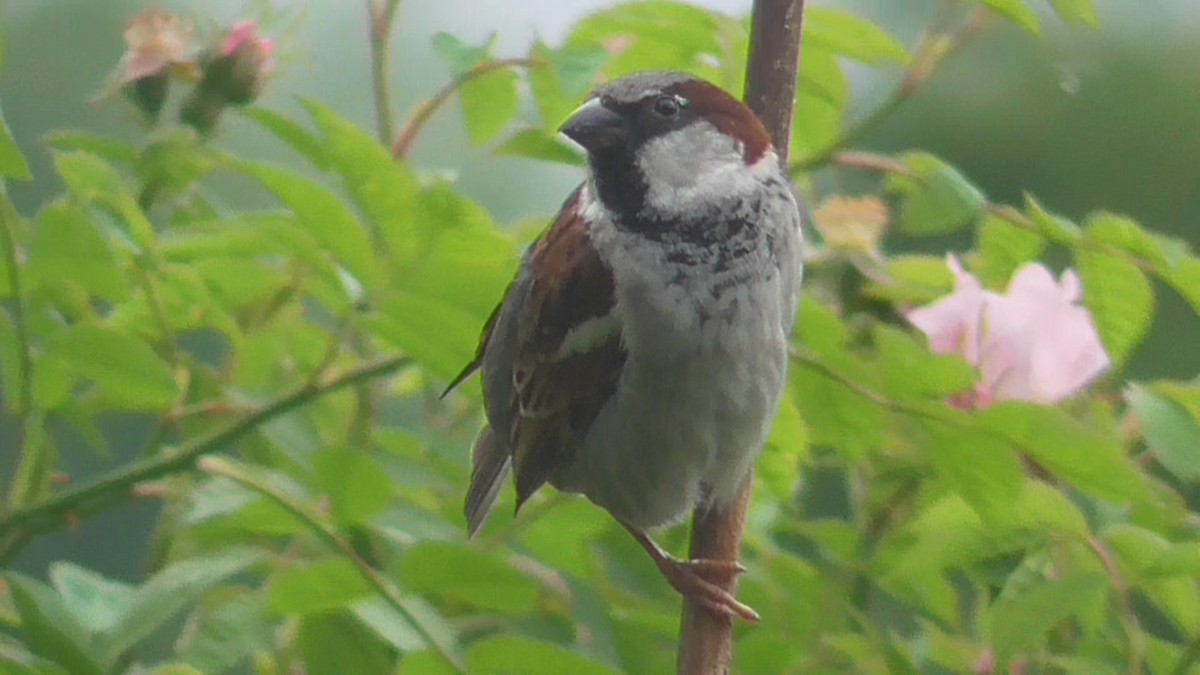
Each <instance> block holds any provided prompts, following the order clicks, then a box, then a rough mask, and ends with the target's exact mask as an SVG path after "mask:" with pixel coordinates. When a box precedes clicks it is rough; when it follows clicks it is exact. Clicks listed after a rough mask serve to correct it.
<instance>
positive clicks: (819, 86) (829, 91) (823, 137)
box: [791, 49, 850, 162]
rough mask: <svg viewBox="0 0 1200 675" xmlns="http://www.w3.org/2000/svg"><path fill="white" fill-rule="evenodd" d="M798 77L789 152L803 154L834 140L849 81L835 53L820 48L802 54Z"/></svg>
mask: <svg viewBox="0 0 1200 675" xmlns="http://www.w3.org/2000/svg"><path fill="white" fill-rule="evenodd" d="M798 77H799V86H798V89H797V92H796V107H795V109H796V111H797V114H796V115H795V118H794V120H793V122H792V124H793V129H792V145H791V156H792V157H798V158H806V157H808V156H810V155H814V154H818V153H822V152H824V151H825V150H826V148H828V147H830V145H831V144H833V143H835V142H837V140H838V136H839V134H840V133H841V129H842V118H843V115H844V113H845V110H846V104H847V102H848V101H849V98H850V83H849V81H848V80H847V79H846V74H845V73H844V72H842V66H841V64H840V63H838V60H837V57H836V56H834V54H833V53H832V52H830V51H827V50H824V49H811V50H809V51H808V52H806V53H805V54H804V58H803V59H801V60H800V74H799V76H798ZM800 161H802V162H803V161H804V159H801V160H800Z"/></svg>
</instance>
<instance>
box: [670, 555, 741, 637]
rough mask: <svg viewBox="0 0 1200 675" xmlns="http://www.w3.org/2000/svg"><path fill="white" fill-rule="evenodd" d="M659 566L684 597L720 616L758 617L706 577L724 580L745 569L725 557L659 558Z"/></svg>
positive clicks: (730, 578)
mask: <svg viewBox="0 0 1200 675" xmlns="http://www.w3.org/2000/svg"><path fill="white" fill-rule="evenodd" d="M658 562H659V565H658V569H659V571H661V572H662V575H663V577H664V578H666V580H667V583H669V584H671V587H672V588H674V589H675V590H676V591H678V592H679V594H680V595H682V596H683V597H685V598H688V599H689V600H692V601H693V602H695V603H697V604H699V605H700V606H702V607H704V608H705V609H707V610H708V611H710V612H712V613H713V614H716V615H717V616H722V617H728V618H733V617H735V616H736V617H741V618H742V619H745V620H746V621H750V622H756V621H758V620H759V616H758V612H755V611H754V610H753V609H752V608H751V607H750V606H748V605H746V604H744V603H742V602H739V601H738V599H737V598H735V597H733V594H732V593H730V592H729V591H727V590H725V589H723V588H721V587H720V586H718V585H716V584H714V583H713V582H712V581H709V580H708V579H706V578H705V576H710V575H712V576H717V577H720V578H721V579H722V580H723V581H728V580H732V578H733V577H734V576H736V575H738V574H741V573H742V572H745V571H746V568H744V567H742V566H741V565H740V564H738V563H737V562H735V561H731V560H729V561H727V560H676V559H674V558H664V559H662V560H661V561H658Z"/></svg>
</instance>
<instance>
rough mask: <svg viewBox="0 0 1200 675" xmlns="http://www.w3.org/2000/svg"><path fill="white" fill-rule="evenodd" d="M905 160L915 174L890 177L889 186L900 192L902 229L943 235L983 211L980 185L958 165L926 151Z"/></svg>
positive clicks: (913, 232) (909, 231)
mask: <svg viewBox="0 0 1200 675" xmlns="http://www.w3.org/2000/svg"><path fill="white" fill-rule="evenodd" d="M902 160H903V161H904V163H905V164H907V165H908V167H909V169H911V170H912V172H913V176H911V177H909V176H896V175H893V176H891V177H889V179H888V184H889V189H890V190H891V191H894V192H899V193H900V196H901V204H900V221H899V226H900V230H901V231H902V232H904V233H906V234H910V235H914V236H930V235H944V234H950V233H952V232H955V231H956V230H958V229H960V228H962V227H963V226H965V225H967V224H968V223H970V222H971V221H972V220H974V219H975V218H976V217H978V216H979V214H980V213H982V211H983V206H984V197H983V193H982V192H980V190H979V188H977V187H975V185H973V184H972V183H971V182H970V181H968V180H967V179H966V178H965V177H963V175H962V174H961V173H959V172H958V170H957V169H955V168H954V167H952V166H950V165H949V164H946V163H945V162H943V161H941V160H940V159H938V158H937V157H934V156H933V155H930V154H926V153H910V154H908V155H905V156H904V157H903V158H902Z"/></svg>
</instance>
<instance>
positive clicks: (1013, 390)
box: [908, 256, 1110, 407]
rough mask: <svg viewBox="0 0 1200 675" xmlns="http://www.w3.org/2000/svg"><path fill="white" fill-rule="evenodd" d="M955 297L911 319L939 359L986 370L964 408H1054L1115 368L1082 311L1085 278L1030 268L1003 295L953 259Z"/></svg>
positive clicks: (911, 315)
mask: <svg viewBox="0 0 1200 675" xmlns="http://www.w3.org/2000/svg"><path fill="white" fill-rule="evenodd" d="M946 264H947V265H948V266H949V267H950V271H951V272H953V273H954V278H955V287H954V292H953V293H951V294H950V295H948V296H946V297H945V298H942V299H941V300H939V301H937V302H935V303H933V304H932V305H929V306H927V307H922V308H920V309H917V310H913V311H911V312H909V313H908V320H909V321H910V322H912V324H913V325H914V326H916V327H917V328H919V329H920V330H921V331H922V332H923V333H925V335H926V336H928V338H929V346H930V349H931V350H932V351H933V352H934V353H936V354H957V355H959V356H961V357H963V359H965V360H966V361H967V362H968V363H970V364H971V365H973V366H975V368H976V369H978V371H979V385H978V387H977V388H976V391H975V392H974V395H973V396H972V397H969V398H968V399H967V400H960V399H956V400H955V401H954V403H956V404H957V405H960V406H962V407H978V406H985V405H988V404H989V403H990V402H992V401H1002V400H1018V401H1032V402H1035V403H1043V404H1053V403H1057V402H1059V401H1062V400H1064V399H1066V398H1069V397H1071V396H1073V395H1074V394H1076V393H1078V392H1079V391H1081V390H1082V389H1083V388H1084V387H1085V386H1087V384H1088V383H1090V382H1091V381H1092V380H1093V379H1095V378H1096V377H1097V376H1098V375H1100V374H1101V373H1103V372H1104V371H1105V370H1106V369H1107V368H1108V366H1109V363H1110V362H1109V358H1108V355H1107V354H1106V353H1105V352H1104V347H1103V346H1102V345H1101V344H1100V337H1099V335H1097V333H1096V327H1095V326H1094V325H1093V323H1092V318H1091V316H1090V315H1089V314H1088V313H1087V310H1085V309H1083V308H1082V307H1080V306H1079V304H1078V303H1079V299H1080V294H1081V288H1080V285H1079V278H1078V277H1077V276H1076V275H1075V273H1074V272H1072V271H1070V270H1067V271H1066V272H1064V273H1063V274H1062V276H1061V277H1060V278H1059V279H1058V280H1057V281H1056V280H1055V279H1054V277H1053V276H1052V275H1051V274H1050V271H1049V270H1047V269H1046V268H1045V267H1043V266H1042V265H1039V264H1034V263H1029V264H1026V265H1024V266H1022V267H1021V268H1020V269H1019V270H1017V272H1016V274H1015V275H1013V278H1012V280H1011V281H1010V282H1009V286H1008V290H1007V291H1006V293H1005V294H1004V295H1000V294H997V293H993V292H991V291H985V290H983V287H982V286H981V285H980V283H979V280H978V279H976V278H975V277H973V276H971V275H970V274H969V273H967V272H965V271H964V270H963V269H962V265H960V264H959V262H958V260H957V259H956V258H955V257H954V256H949V258H948V259H947V263H946Z"/></svg>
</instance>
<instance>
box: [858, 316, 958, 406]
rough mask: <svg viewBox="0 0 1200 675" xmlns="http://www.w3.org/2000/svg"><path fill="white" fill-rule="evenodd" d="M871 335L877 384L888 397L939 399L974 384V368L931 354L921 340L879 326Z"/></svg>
mask: <svg viewBox="0 0 1200 675" xmlns="http://www.w3.org/2000/svg"><path fill="white" fill-rule="evenodd" d="M873 335H874V341H875V351H876V353H877V355H878V359H877V370H878V372H879V374H880V376H881V377H880V381H881V382H882V384H883V386H884V388H885V391H886V392H887V393H888V395H889V396H890V397H891V398H894V399H901V400H904V399H941V398H945V397H946V396H950V395H952V394H957V393H960V392H963V391H967V390H969V389H971V387H972V386H973V385H974V384H975V378H976V375H975V369H974V368H972V367H971V366H970V365H969V364H968V363H967V362H966V361H963V360H962V359H961V358H959V357H957V356H939V355H935V354H933V353H931V352H930V351H929V348H928V346H927V345H926V344H925V341H924V339H923V338H922V339H920V341H918V338H915V337H914V336H913V335H912V334H910V333H905V332H904V331H901V330H899V329H897V328H892V327H890V326H886V325H882V324H880V325H878V326H876V327H875V331H874V334H873Z"/></svg>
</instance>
